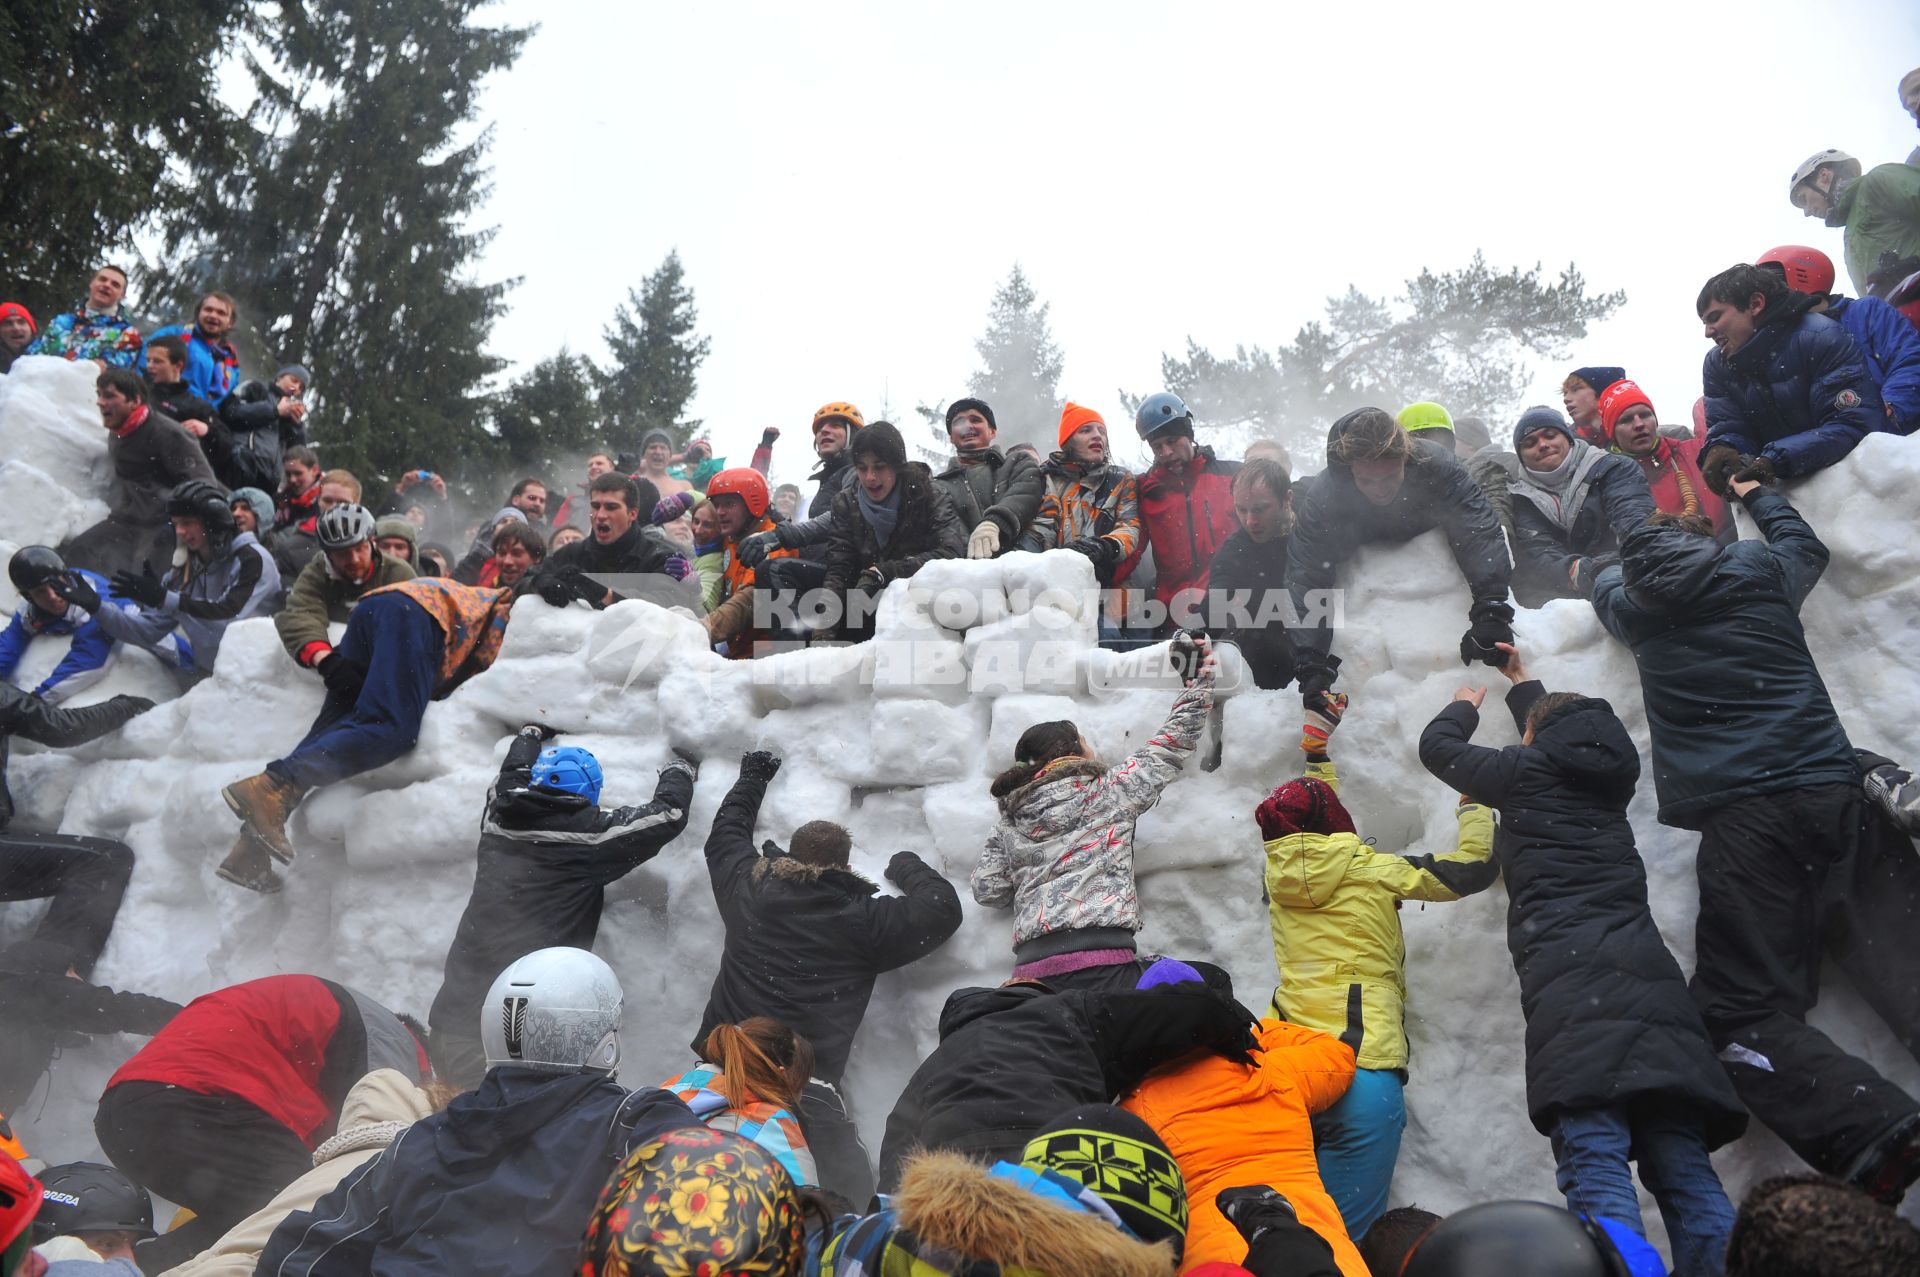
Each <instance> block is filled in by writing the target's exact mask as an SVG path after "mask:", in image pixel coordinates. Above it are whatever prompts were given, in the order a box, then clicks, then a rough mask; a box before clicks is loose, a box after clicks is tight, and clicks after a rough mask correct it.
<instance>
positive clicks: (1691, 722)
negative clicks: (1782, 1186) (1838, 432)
mask: <svg viewBox="0 0 1920 1277" xmlns="http://www.w3.org/2000/svg"><path fill="white" fill-rule="evenodd" d="M1732 487H1733V491H1734V493H1735V495H1736V496H1738V497H1739V499H1740V500H1741V502H1742V503H1743V504H1744V505H1745V506H1746V507H1747V512H1748V513H1749V514H1750V515H1752V516H1753V519H1754V521H1755V522H1756V523H1758V524H1759V525H1760V531H1761V533H1762V535H1763V536H1764V537H1765V538H1766V539H1765V540H1764V541H1760V540H1743V541H1737V542H1735V543H1734V544H1732V545H1729V546H1726V547H1724V548H1723V547H1721V546H1719V545H1716V544H1715V543H1714V540H1713V529H1712V526H1711V525H1710V524H1709V523H1708V522H1707V521H1706V520H1705V519H1703V518H1701V517H1700V516H1697V515H1695V516H1691V517H1689V516H1678V515H1668V514H1656V515H1655V516H1653V518H1652V519H1650V520H1649V521H1648V522H1647V524H1646V525H1644V526H1642V527H1639V528H1636V529H1634V531H1633V532H1631V533H1630V534H1629V535H1628V536H1627V539H1626V540H1625V541H1624V542H1623V543H1622V544H1621V547H1620V556H1621V562H1620V566H1619V567H1614V568H1608V569H1607V570H1606V571H1604V572H1602V573H1601V574H1600V576H1599V578H1598V579H1597V580H1596V581H1595V582H1594V593H1593V605H1594V609H1595V610H1596V611H1597V612H1599V614H1600V621H1601V623H1602V624H1603V625H1605V626H1606V627H1607V629H1608V631H1609V632H1610V633H1612V634H1613V636H1614V637H1615V638H1617V639H1619V640H1620V641H1622V642H1623V643H1626V644H1627V645H1628V646H1629V647H1631V648H1632V649H1633V657H1634V660H1635V661H1636V662H1637V663H1638V665H1639V667H1640V691H1641V695H1642V697H1643V698H1644V699H1645V701H1646V706H1647V724H1648V728H1649V730H1650V732H1651V733H1652V736H1653V776H1654V789H1655V792H1656V794H1657V795H1658V797H1659V800H1660V810H1659V815H1660V821H1661V823H1662V824H1667V825H1674V826H1677V827H1679V828H1682V829H1697V830H1699V831H1700V852H1699V856H1698V859H1697V860H1696V862H1695V872H1696V873H1697V874H1698V876H1699V880H1700V915H1699V921H1698V922H1697V923H1696V925H1695V931H1694V948H1695V952H1696V954H1697V966H1696V968H1695V970H1694V975H1693V996H1694V1000H1695V1001H1696V1002H1697V1003H1699V1005H1700V1010H1701V1013H1702V1015H1703V1016H1704V1017H1705V1018H1706V1022H1707V1028H1708V1030H1709V1031H1711V1032H1712V1034H1713V1041H1714V1046H1715V1047H1716V1048H1717V1049H1718V1050H1719V1052H1720V1059H1721V1060H1722V1062H1723V1063H1724V1064H1725V1066H1726V1068H1727V1071H1728V1072H1729V1073H1730V1074H1731V1075H1732V1077H1733V1083H1734V1086H1735V1088H1736V1089H1737V1090H1738V1091H1739V1092H1740V1098H1741V1099H1742V1100H1744V1101H1745V1102H1746V1104H1747V1107H1748V1108H1750V1109H1752V1110H1753V1113H1754V1115H1755V1116H1756V1117H1758V1118H1759V1119H1760V1120H1761V1121H1762V1122H1764V1123H1766V1124H1767V1126H1768V1127H1770V1128H1771V1129H1772V1130H1773V1132H1774V1133H1775V1134H1776V1135H1778V1136H1780V1138H1781V1139H1783V1140H1785V1141H1786V1142H1787V1144H1788V1146H1789V1147H1791V1148H1792V1149H1793V1151H1794V1152H1796V1153H1798V1154H1799V1155H1800V1156H1801V1157H1803V1158H1805V1159H1806V1160H1807V1161H1808V1162H1809V1163H1811V1164H1812V1165H1813V1166H1814V1167H1815V1168H1816V1169H1818V1170H1821V1171H1824V1172H1826V1173H1827V1174H1830V1175H1838V1176H1841V1177H1843V1178H1846V1179H1849V1180H1851V1181H1852V1182H1853V1183H1855V1184H1857V1185H1859V1186H1860V1187H1861V1188H1864V1189H1866V1190H1867V1191H1868V1192H1870V1193H1872V1194H1873V1195H1874V1196H1876V1197H1880V1198H1882V1199H1883V1200H1898V1199H1899V1197H1900V1196H1901V1195H1902V1194H1904V1193H1905V1191H1906V1188H1907V1185H1909V1184H1911V1183H1913V1182H1914V1180H1915V1179H1920V1103H1916V1102H1915V1100H1914V1098H1913V1097H1912V1096H1910V1095H1908V1094H1907V1093H1906V1092H1905V1091H1903V1090H1902V1089H1900V1088H1899V1087H1897V1086H1895V1085H1894V1084H1893V1083H1892V1082H1889V1081H1888V1080H1887V1079H1886V1078H1884V1077H1882V1076H1881V1075H1880V1073H1879V1072H1878V1071H1877V1070H1875V1069H1874V1068H1873V1067H1872V1066H1870V1065H1869V1064H1867V1063H1866V1061H1864V1060H1861V1059H1859V1058H1857V1057H1855V1056H1852V1055H1849V1054H1847V1053H1846V1052H1845V1051H1842V1050H1841V1049H1840V1048H1839V1047H1838V1046H1837V1045H1835V1044H1834V1042H1833V1041H1832V1040H1831V1039H1830V1038H1828V1037H1827V1036H1826V1034H1824V1033H1822V1032H1820V1030H1818V1029H1815V1028H1813V1027H1812V1026H1810V1025H1808V1024H1807V1022H1806V1015H1807V1012H1808V1011H1809V1010H1811V1009H1812V1008H1813V1005H1814V1002H1815V1001H1816V1000H1817V999H1818V998H1819V995H1820V963H1821V956H1822V951H1823V950H1824V951H1825V952H1826V953H1828V954H1830V955H1831V956H1832V957H1833V959H1834V961H1835V962H1836V963H1837V964H1838V965H1839V967H1840V968H1841V970H1843V971H1845V972H1846V973H1847V975H1848V977H1849V978H1850V979H1852V981H1853V983H1854V984H1855V986H1856V987H1858V988H1859V989H1860V991H1861V993H1862V994H1863V995H1865V997H1866V999H1867V1001H1868V1002H1869V1003H1871V1004H1872V1006H1873V1007H1874V1009H1875V1010H1877V1011H1878V1012H1879V1013H1880V1016H1881V1018H1882V1019H1883V1020H1885V1021H1886V1023H1887V1025H1888V1027H1889V1028H1891V1029H1892V1030H1893V1031H1894V1034H1895V1036H1897V1037H1898V1038H1899V1039H1900V1041H1901V1042H1902V1043H1904V1044H1905V1045H1906V1047H1907V1049H1908V1050H1909V1051H1910V1052H1914V1053H1916V1054H1920V950H1916V949H1915V948H1914V946H1913V945H1912V944H1910V943H1908V942H1907V937H1909V936H1910V934H1911V932H1912V929H1913V920H1914V918H1915V917H1920V857H1916V856H1915V854H1914V849H1913V843H1912V840H1911V839H1909V838H1908V837H1907V836H1906V834H1905V833H1904V832H1902V831H1900V830H1899V829H1897V828H1896V827H1894V826H1893V825H1892V824H1891V823H1890V822H1889V821H1887V820H1885V819H1883V818H1881V816H1880V814H1879V813H1878V812H1877V811H1873V810H1871V809H1870V807H1869V805H1868V804H1867V802H1866V796H1865V794H1864V793H1863V792H1862V779H1861V773H1860V765H1859V763H1858V761H1857V760H1856V756H1855V753H1854V749H1853V746H1852V744H1851V742H1849V741H1848V739H1847V733H1846V730H1845V729H1844V728H1843V727H1842V726H1841V725H1840V719H1839V716H1838V715H1837V714H1836V713H1835V712H1834V708H1833V701H1832V700H1831V699H1830V698H1829V697H1828V695H1827V688H1826V684H1825V683H1824V682H1823V681H1822V680H1821V678H1820V671H1819V669H1818V668H1817V667H1816V666H1815V665H1814V660H1813V654H1812V653H1811V652H1810V651H1808V649H1807V638H1806V632H1805V631H1804V630H1803V629H1802V628H1801V625H1800V605H1801V603H1802V602H1804V601H1805V600H1806V597H1807V595H1808V594H1809V593H1810V592H1811V591H1812V590H1813V587H1814V584H1815V582H1817V581H1818V580H1819V579H1820V574H1821V572H1822V571H1823V570H1824V569H1825V568H1826V565H1827V557H1828V555H1827V547H1826V546H1825V545H1823V544H1821V542H1820V538H1819V537H1817V536H1815V535H1814V532H1813V529H1812V528H1809V527H1808V526H1807V524H1806V521H1805V520H1804V519H1802V518H1801V517H1800V516H1799V514H1798V513H1796V512H1795V510H1794V508H1793V507H1792V506H1791V505H1789V504H1788V503H1787V500H1786V498H1785V497H1782V496H1780V495H1779V494H1778V493H1775V492H1771V491H1769V490H1767V489H1765V488H1762V487H1761V486H1760V485H1759V484H1758V483H1757V482H1756V481H1754V480H1751V479H1744V480H1743V479H1734V480H1733V481H1732Z"/></svg>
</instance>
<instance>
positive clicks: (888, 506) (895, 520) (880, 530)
mask: <svg viewBox="0 0 1920 1277" xmlns="http://www.w3.org/2000/svg"><path fill="white" fill-rule="evenodd" d="M853 494H854V496H856V497H858V498H859V499H860V513H861V514H862V515H863V516H865V517H866V520H867V526H868V527H870V528H872V529H873V539H874V540H875V541H877V542H879V543H880V548H881V549H882V550H884V549H886V548H887V546H888V544H889V543H890V542H892V540H893V530H894V528H895V527H896V526H897V525H898V524H899V522H900V482H899V480H898V479H896V480H895V481H894V484H893V491H892V492H889V493H888V494H887V499H886V500H885V501H875V500H874V499H873V498H872V497H869V496H868V495H867V490H866V489H865V488H863V487H861V486H860V484H859V483H858V482H857V481H856V482H855V483H854V485H853Z"/></svg>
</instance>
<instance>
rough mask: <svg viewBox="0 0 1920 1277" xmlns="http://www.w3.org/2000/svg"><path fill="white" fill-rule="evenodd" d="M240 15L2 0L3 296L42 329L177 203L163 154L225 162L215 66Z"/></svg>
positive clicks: (243, 12) (203, 163) (181, 184)
mask: <svg viewBox="0 0 1920 1277" xmlns="http://www.w3.org/2000/svg"><path fill="white" fill-rule="evenodd" d="M248 13H249V10H248V7H247V6H246V5H245V4H243V3H242V2H241V0H177V2H176V3H173V4H167V5H155V4H145V5H142V4H81V5H74V4H63V3H57V2H56V0H7V3H6V4H4V5H0V191H4V192H6V208H5V211H4V213H0V297H5V298H7V299H8V300H10V301H18V302H22V303H24V304H25V305H26V306H27V308H28V309H29V310H31V311H32V312H33V313H34V314H35V315H37V316H39V317H40V322H41V323H42V325H44V324H45V323H46V321H47V319H48V318H49V317H50V316H51V315H52V314H53V313H54V312H56V311H58V310H60V309H63V308H65V307H67V306H71V305H73V304H74V302H75V301H76V300H78V299H79V297H80V295H81V294H82V293H83V292H84V291H85V289H86V283H87V280H88V278H89V277H91V276H92V274H93V271H94V268H96V267H98V266H100V265H101V264H103V263H105V262H109V261H110V262H113V263H115V264H116V265H120V266H122V267H128V268H131V267H132V266H133V264H134V263H133V261H132V258H133V257H134V253H133V251H132V245H131V244H130V242H129V239H130V236H131V233H132V232H133V231H135V230H137V229H140V228H141V227H143V226H146V225H147V224H149V222H150V221H151V220H153V219H155V218H157V217H159V216H161V215H164V214H167V213H171V212H174V211H177V210H178V209H179V208H180V207H181V206H182V205H183V203H184V202H185V197H186V195H187V194H188V192H189V191H190V189H191V187H190V185H189V184H188V183H187V182H186V181H185V180H184V179H183V170H182V169H179V168H174V167H169V164H168V161H169V160H179V161H184V162H185V164H186V165H188V166H193V167H196V168H200V169H202V170H205V171H212V170H217V169H219V168H222V167H225V166H229V165H231V164H232V163H233V162H234V154H235V152H234V149H233V142H234V139H235V137H236V135H237V133H238V127H237V123H238V122H237V121H236V120H235V119H234V117H233V113H232V112H231V111H229V110H228V109H227V108H226V107H225V106H224V105H223V104H222V103H221V102H220V99H219V97H218V95H217V92H216V90H217V87H218V77H217V75H216V71H217V68H218V67H219V64H220V62H221V60H222V57H223V55H224V53H225V51H226V48H227V46H228V44H229V43H230V41H231V39H232V37H233V35H234V33H235V32H236V31H237V30H238V29H239V27H240V25H241V24H242V23H244V22H245V21H246V20H247V16H248ZM139 300H140V299H139V298H138V297H130V298H129V301H130V302H136V303H137V302H138V301H139Z"/></svg>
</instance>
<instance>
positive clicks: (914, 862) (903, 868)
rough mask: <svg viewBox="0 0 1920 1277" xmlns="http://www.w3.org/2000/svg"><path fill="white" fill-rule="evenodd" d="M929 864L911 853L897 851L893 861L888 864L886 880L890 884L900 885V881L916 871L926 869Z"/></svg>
mask: <svg viewBox="0 0 1920 1277" xmlns="http://www.w3.org/2000/svg"><path fill="white" fill-rule="evenodd" d="M926 867H927V862H926V861H924V860H922V859H920V857H918V856H916V855H914V854H913V853H912V852H910V851H896V852H894V853H893V859H891V860H889V861H888V862H887V873H886V878H887V881H888V882H891V883H894V884H896V885H898V884H899V882H900V880H901V879H902V878H904V877H905V876H906V875H907V874H909V873H912V872H913V871H914V870H915V869H925V868H926Z"/></svg>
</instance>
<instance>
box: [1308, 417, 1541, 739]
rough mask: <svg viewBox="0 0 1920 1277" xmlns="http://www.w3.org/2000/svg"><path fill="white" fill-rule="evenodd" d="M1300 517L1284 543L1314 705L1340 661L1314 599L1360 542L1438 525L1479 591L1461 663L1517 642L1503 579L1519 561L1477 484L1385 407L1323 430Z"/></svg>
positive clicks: (1486, 658)
mask: <svg viewBox="0 0 1920 1277" xmlns="http://www.w3.org/2000/svg"><path fill="white" fill-rule="evenodd" d="M1295 509H1296V510H1297V511H1298V514H1299V517H1298V518H1297V519H1296V520H1295V522H1294V529H1293V539H1292V542H1291V543H1290V544H1289V545H1288V546H1287V588H1288V590H1290V591H1291V592H1292V594H1293V606H1294V613H1295V621H1296V624H1295V626H1294V632H1293V646H1294V667H1295V677H1296V678H1297V679H1298V680H1299V683H1300V696H1301V699H1302V700H1304V701H1305V702H1306V703H1307V707H1308V708H1309V709H1317V708H1319V707H1320V706H1319V700H1320V698H1321V697H1322V696H1323V695H1324V694H1325V693H1326V691H1327V689H1328V688H1330V687H1332V686H1333V674H1334V669H1335V667H1336V665H1337V662H1336V661H1334V660H1332V659H1331V657H1330V655H1329V652H1330V649H1331V647H1332V645H1333V631H1332V629H1331V628H1330V627H1329V626H1328V624H1327V623H1326V622H1325V620H1324V618H1325V617H1326V616H1327V614H1328V613H1327V609H1326V607H1325V606H1323V605H1319V604H1317V602H1316V600H1315V599H1313V598H1312V597H1310V596H1313V595H1316V594H1323V592H1324V591H1327V590H1331V589H1332V588H1333V584H1334V579H1335V577H1334V573H1335V570H1336V569H1337V568H1338V567H1339V566H1340V564H1342V563H1344V562H1346V560H1347V559H1349V558H1351V557H1352V556H1353V553H1354V551H1356V550H1358V549H1359V548H1360V547H1361V546H1363V545H1367V544H1370V543H1372V542H1376V541H1408V540H1411V539H1412V538H1414V537H1416V536H1419V535H1420V534H1421V533H1422V532H1428V531H1431V530H1432V529H1434V528H1438V529H1440V530H1441V531H1442V532H1444V533H1445V534H1446V537H1447V541H1448V543H1449V544H1450V545H1451V546H1452V547H1453V558H1454V562H1456V563H1458V564H1459V565H1460V574H1461V575H1462V576H1464V577H1465V578H1466V579H1467V586H1468V588H1469V589H1471V590H1472V592H1473V604H1472V606H1471V607H1469V608H1468V609H1467V620H1468V623H1469V627H1468V629H1467V632H1466V635H1465V637H1463V638H1462V639H1461V640H1460V660H1461V663H1462V664H1469V665H1470V664H1472V663H1473V662H1475V661H1480V662H1483V663H1484V664H1487V665H1498V664H1499V663H1500V662H1501V661H1502V660H1503V659H1505V658H1504V657H1503V655H1502V654H1501V651H1500V646H1499V645H1500V644H1502V643H1510V642H1512V641H1513V605H1512V604H1511V603H1509V602H1507V582H1508V579H1509V578H1510V577H1511V575H1512V573H1513V560H1512V559H1511V558H1510V557H1509V556H1508V554H1507V545H1506V540H1505V538H1503V537H1502V536H1501V535H1500V521H1499V520H1498V519H1496V518H1495V517H1494V514H1493V508H1492V507H1491V506H1489V505H1488V504H1487V498H1486V497H1485V496H1484V495H1483V494H1482V493H1481V491H1480V488H1479V485H1477V484H1475V483H1474V481H1473V479H1472V477H1471V476H1470V475H1468V474H1467V471H1466V468H1465V467H1464V466H1462V465H1461V464H1460V463H1459V462H1458V461H1456V460H1455V459H1454V458H1453V456H1452V454H1451V453H1449V452H1447V451H1446V450H1445V449H1443V448H1441V447H1439V446H1437V445H1434V444H1426V443H1420V442H1417V441H1415V440H1412V439H1410V438H1408V437H1407V432H1406V430H1405V429H1404V428H1403V427H1402V426H1401V425H1400V423H1399V422H1397V421H1395V420H1394V419H1393V417H1392V416H1391V415H1389V414H1388V413H1387V412H1385V411H1384V410H1382V409H1379V408H1358V409H1355V410H1354V411H1353V412H1350V413H1348V414H1347V415H1346V416H1344V417H1342V418H1340V420H1338V421H1336V422H1334V423H1333V427H1332V429H1330V430H1329V431H1328V432H1327V468H1326V470H1325V471H1324V472H1323V473H1321V474H1319V475H1316V476H1315V477H1314V478H1313V480H1312V481H1311V482H1309V483H1306V484H1303V485H1302V492H1301V495H1300V496H1299V497H1298V498H1296V500H1295Z"/></svg>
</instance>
